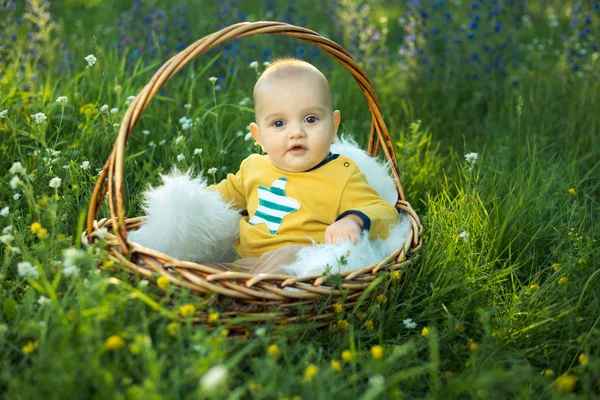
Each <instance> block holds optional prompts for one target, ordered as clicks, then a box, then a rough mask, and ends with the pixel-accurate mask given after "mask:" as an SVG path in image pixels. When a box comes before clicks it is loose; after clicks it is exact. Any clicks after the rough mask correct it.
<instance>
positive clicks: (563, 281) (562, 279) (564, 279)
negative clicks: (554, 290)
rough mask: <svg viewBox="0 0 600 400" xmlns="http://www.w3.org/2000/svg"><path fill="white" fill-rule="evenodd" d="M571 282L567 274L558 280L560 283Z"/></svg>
mask: <svg viewBox="0 0 600 400" xmlns="http://www.w3.org/2000/svg"><path fill="white" fill-rule="evenodd" d="M567 282H569V279H568V278H567V277H566V276H562V277H561V278H560V279H559V280H558V284H559V285H562V284H563V283H567Z"/></svg>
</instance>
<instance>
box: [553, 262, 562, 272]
mask: <svg viewBox="0 0 600 400" xmlns="http://www.w3.org/2000/svg"><path fill="white" fill-rule="evenodd" d="M552 268H554V270H555V271H558V269H559V268H560V264H559V263H554V264H552Z"/></svg>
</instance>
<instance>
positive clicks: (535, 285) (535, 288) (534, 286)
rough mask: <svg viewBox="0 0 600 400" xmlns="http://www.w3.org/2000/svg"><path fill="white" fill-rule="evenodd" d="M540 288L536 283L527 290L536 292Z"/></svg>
mask: <svg viewBox="0 0 600 400" xmlns="http://www.w3.org/2000/svg"><path fill="white" fill-rule="evenodd" d="M539 288H540V285H539V284H537V283H532V284H531V285H529V290H538V289H539Z"/></svg>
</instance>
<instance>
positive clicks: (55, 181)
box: [49, 176, 62, 189]
mask: <svg viewBox="0 0 600 400" xmlns="http://www.w3.org/2000/svg"><path fill="white" fill-rule="evenodd" d="M61 182H62V180H61V179H60V178H59V177H58V176H55V177H54V178H52V179H50V183H49V186H50V187H51V188H54V189H58V188H59V187H60V183H61Z"/></svg>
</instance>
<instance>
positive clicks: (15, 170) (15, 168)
mask: <svg viewBox="0 0 600 400" xmlns="http://www.w3.org/2000/svg"><path fill="white" fill-rule="evenodd" d="M10 173H11V174H23V175H25V174H26V173H27V171H26V170H25V168H23V165H22V164H21V162H20V161H16V162H14V163H13V165H12V167H10Z"/></svg>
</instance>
